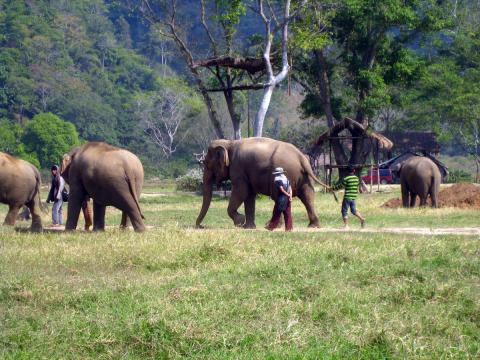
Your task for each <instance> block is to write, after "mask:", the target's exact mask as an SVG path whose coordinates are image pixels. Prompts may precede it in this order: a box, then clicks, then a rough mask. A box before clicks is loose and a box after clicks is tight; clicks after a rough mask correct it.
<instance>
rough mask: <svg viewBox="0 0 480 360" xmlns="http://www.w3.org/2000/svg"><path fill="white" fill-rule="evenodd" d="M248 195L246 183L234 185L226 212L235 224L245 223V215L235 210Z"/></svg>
mask: <svg viewBox="0 0 480 360" xmlns="http://www.w3.org/2000/svg"><path fill="white" fill-rule="evenodd" d="M247 197H248V189H247V186H246V185H240V186H239V185H236V186H235V187H234V188H233V189H232V195H231V196H230V201H229V203H228V208H227V213H228V216H230V218H231V219H232V220H233V223H234V224H235V226H242V225H243V224H245V216H244V215H242V214H240V213H239V212H238V211H237V210H238V208H239V207H240V205H242V203H243V202H244V201H245V200H246V199H247Z"/></svg>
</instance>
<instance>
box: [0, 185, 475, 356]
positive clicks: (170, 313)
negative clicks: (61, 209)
mask: <svg viewBox="0 0 480 360" xmlns="http://www.w3.org/2000/svg"><path fill="white" fill-rule="evenodd" d="M388 196H389V195H385V194H377V195H372V196H364V197H362V199H361V202H360V209H362V210H363V211H364V213H365V214H366V215H367V217H368V219H369V226H372V227H381V226H386V225H390V224H392V223H394V224H397V225H398V223H400V226H402V225H405V226H412V225H415V224H417V223H422V224H436V223H439V224H441V225H444V224H445V225H448V226H451V225H453V224H455V225H458V224H465V226H466V225H469V226H471V225H472V224H474V222H475V219H477V220H478V212H477V213H476V214H475V213H472V212H468V211H457V210H452V209H440V210H437V211H434V210H431V209H418V210H413V211H407V210H404V209H399V210H388V211H386V210H385V209H380V208H379V206H378V205H379V204H381V203H382V202H384V201H385V199H386V198H388ZM394 196H396V194H394ZM318 198H319V203H318V205H317V208H319V209H325V210H319V213H320V215H321V218H322V221H323V224H324V225H325V226H329V227H338V226H340V224H341V220H340V218H339V215H338V212H339V209H338V205H337V204H335V203H334V202H333V201H332V200H331V198H330V196H327V195H319V196H318ZM200 203H201V201H200V198H198V197H194V196H190V195H181V194H177V195H171V196H166V197H165V196H163V197H153V198H145V199H143V200H142V207H143V208H144V211H145V213H146V214H147V223H149V224H152V225H155V226H156V228H155V229H154V230H151V231H148V232H147V233H145V234H135V233H133V232H120V231H118V230H116V229H109V230H108V231H107V232H106V233H103V234H84V233H80V232H77V233H69V234H65V233H44V234H40V235H36V234H28V233H19V232H15V231H13V230H12V229H8V228H1V229H0V238H1V240H0V274H1V276H0V324H1V326H0V357H1V358H82V359H83V358H95V359H97V358H105V359H111V358H112V359H113V358H114V359H117V358H123V359H137V358H138V359H143V358H156V359H167V358H183V357H191V358H204V359H212V358H213V359H225V358H235V359H239V358H240V359H252V358H257V359H264V358H271V359H276V358H295V359H304V358H305V359H317V358H325V359H339V358H361V359H373V358H375V359H386V358H405V357H408V358H425V359H432V358H478V357H479V356H480V347H479V344H480V336H479V334H480V329H479V326H480V317H479V314H480V303H479V300H478V299H480V286H479V284H480V281H479V280H480V279H479V277H480V264H479V255H480V253H479V250H478V249H479V238H478V237H473V236H415V237H412V236H411V235H389V234H381V233H380V234H364V233H355V232H350V233H342V232H338V233H328V234H326V233H318V232H302V231H300V232H294V233H284V232H282V231H277V232H274V233H270V232H266V231H245V230H241V229H234V228H233V227H232V225H231V222H230V220H229V219H228V217H227V216H226V210H225V209H226V202H225V201H224V200H222V199H215V201H214V202H213V204H212V209H211V211H210V212H209V214H208V216H207V219H206V225H207V226H208V227H209V228H210V230H208V231H198V230H194V229H192V228H191V225H192V223H194V220H195V217H196V215H197V212H198V209H199V207H200ZM271 206H272V204H271V202H270V201H269V200H268V199H260V200H259V202H258V210H257V213H258V214H257V224H258V225H260V224H262V223H264V222H265V221H266V219H267V218H268V216H269V213H270V209H271ZM475 215H476V216H477V217H475ZM294 217H295V222H296V224H297V225H298V226H300V225H301V226H305V224H306V216H305V214H304V210H303V209H302V207H301V205H300V204H299V203H298V202H296V203H295V206H294ZM455 218H457V219H459V220H458V221H457V223H455V222H454V220H452V219H455ZM118 222H119V213H118V212H117V211H113V210H112V211H110V212H109V214H108V223H109V224H118ZM355 226H358V225H355Z"/></svg>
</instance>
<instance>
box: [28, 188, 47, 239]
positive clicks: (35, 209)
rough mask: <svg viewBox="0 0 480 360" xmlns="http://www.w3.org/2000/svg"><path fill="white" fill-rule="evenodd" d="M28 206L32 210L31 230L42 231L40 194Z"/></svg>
mask: <svg viewBox="0 0 480 360" xmlns="http://www.w3.org/2000/svg"><path fill="white" fill-rule="evenodd" d="M27 207H28V209H29V210H30V214H31V216H32V225H31V227H30V230H31V231H33V232H42V231H43V227H42V217H41V215H40V201H39V200H38V196H35V198H34V199H33V200H30V201H29V202H28V203H27Z"/></svg>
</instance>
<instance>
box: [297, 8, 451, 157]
mask: <svg viewBox="0 0 480 360" xmlns="http://www.w3.org/2000/svg"><path fill="white" fill-rule="evenodd" d="M311 4H312V7H310V9H308V10H307V13H306V14H305V15H304V17H303V19H302V21H300V22H299V23H298V24H296V38H297V44H298V45H299V46H298V48H300V49H302V50H303V51H299V52H297V54H296V58H295V61H294V63H295V64H296V65H295V66H296V77H297V79H298V81H299V82H300V83H301V84H302V85H303V86H304V88H305V90H306V93H307V96H306V98H305V101H304V103H303V105H302V109H303V110H304V113H305V115H307V116H308V115H313V116H317V117H319V116H323V115H325V117H326V119H327V123H328V125H329V127H332V126H333V125H335V123H336V122H337V121H339V120H341V119H342V118H343V117H345V116H347V115H350V114H351V113H354V114H355V116H354V117H355V120H356V121H358V122H359V123H361V124H362V125H364V126H366V125H368V124H369V122H370V121H371V120H373V119H374V118H375V116H376V114H377V112H378V111H379V109H381V108H382V107H384V106H387V105H388V104H390V103H391V102H393V101H395V100H396V98H395V97H394V96H392V95H393V94H394V91H393V90H394V89H395V88H396V87H398V86H409V85H412V84H413V83H414V82H415V81H416V79H418V78H419V77H420V75H421V71H422V66H423V60H422V59H421V58H420V56H419V55H418V54H417V53H415V52H414V51H413V49H412V47H413V46H414V45H415V44H418V42H419V40H421V39H423V38H425V37H426V36H428V34H430V33H431V32H438V31H440V30H441V29H444V28H446V27H447V26H449V25H450V21H449V16H448V12H446V11H445V9H444V7H442V6H441V5H439V4H437V2H436V1H434V0H408V1H403V0H365V1H364V0H345V1H342V2H340V3H337V2H332V1H323V2H320V1H313V2H312V3H311ZM318 9H324V10H325V11H323V12H322V11H318ZM327 9H328V10H327ZM352 134H353V135H354V136H355V135H356V134H355V131H354V130H353V133H352ZM355 142H356V144H354V145H355V146H354V149H355V150H354V151H352V153H351V154H350V155H349V156H348V151H347V149H346V148H344V147H343V146H342V144H340V142H339V141H333V149H334V153H335V158H336V161H337V163H338V164H346V163H347V162H349V163H352V164H361V163H363V162H364V160H365V157H366V155H367V154H366V153H364V152H362V150H361V149H363V146H362V144H361V139H359V140H358V141H355ZM357 143H358V144H357Z"/></svg>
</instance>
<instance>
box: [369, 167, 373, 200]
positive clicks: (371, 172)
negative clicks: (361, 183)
mask: <svg viewBox="0 0 480 360" xmlns="http://www.w3.org/2000/svg"><path fill="white" fill-rule="evenodd" d="M369 173H370V174H369V175H370V194H371V193H373V176H372V175H373V165H372V164H370V169H369Z"/></svg>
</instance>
